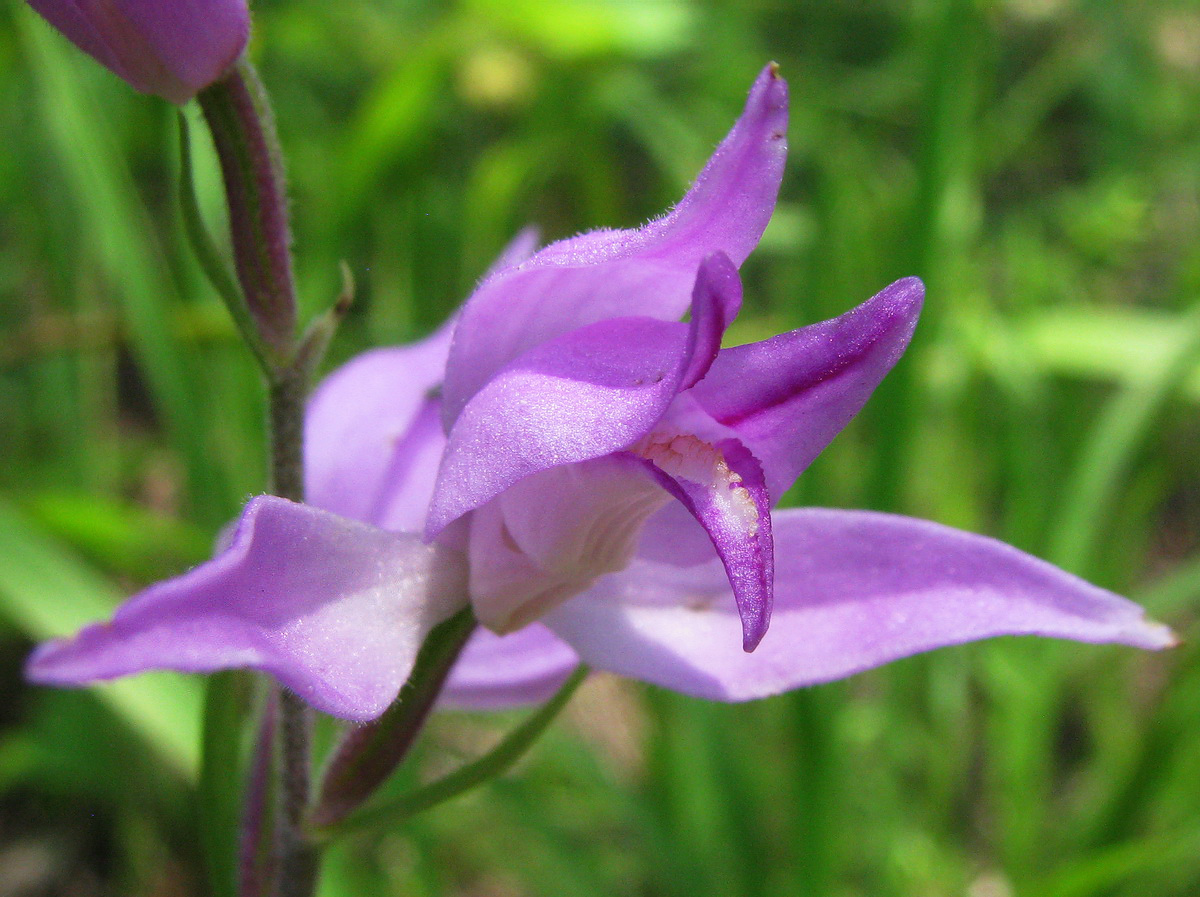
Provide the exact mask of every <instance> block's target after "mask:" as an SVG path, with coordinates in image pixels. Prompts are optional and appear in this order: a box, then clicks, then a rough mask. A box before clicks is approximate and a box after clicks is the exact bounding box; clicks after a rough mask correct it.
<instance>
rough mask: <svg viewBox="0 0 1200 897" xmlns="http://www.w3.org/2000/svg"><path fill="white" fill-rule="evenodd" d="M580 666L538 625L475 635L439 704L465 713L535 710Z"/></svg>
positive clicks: (576, 658)
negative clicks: (528, 706) (533, 706)
mask: <svg viewBox="0 0 1200 897" xmlns="http://www.w3.org/2000/svg"><path fill="white" fill-rule="evenodd" d="M578 664H579V656H578V655H577V654H576V653H575V652H574V651H573V650H572V649H571V647H570V646H569V645H567V644H566V643H565V642H563V641H562V640H560V639H559V638H558V636H556V635H555V634H554V633H552V632H551V631H550V630H549V629H547V628H546V627H545V626H542V625H541V624H540V623H532V624H530V625H529V626H526V627H525V628H524V629H518V630H517V631H516V632H513V633H510V634H509V635H496V634H495V633H493V632H491V631H489V630H487V629H482V628H481V629H478V630H476V632H475V634H474V635H473V636H471V640H470V641H469V642H467V647H466V648H465V649H464V650H463V653H462V656H461V657H459V659H458V662H457V663H456V664H455V665H454V669H453V670H451V672H450V678H449V679H448V680H447V681H446V687H445V689H444V690H443V691H442V701H443V702H444V703H445V704H448V705H450V706H452V707H462V708H464V709H468V710H500V709H504V708H507V707H520V706H523V705H526V704H540V703H541V702H543V701H547V700H549V699H550V698H551V696H553V694H554V693H555V692H556V691H558V689H559V686H561V685H562V684H563V682H565V681H566V679H567V677H568V676H569V675H571V671H572V670H573V669H575V667H576V666H578Z"/></svg>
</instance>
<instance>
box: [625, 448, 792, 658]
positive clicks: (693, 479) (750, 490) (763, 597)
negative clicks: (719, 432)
mask: <svg viewBox="0 0 1200 897" xmlns="http://www.w3.org/2000/svg"><path fill="white" fill-rule="evenodd" d="M651 439H652V440H654V437H652V438H651ZM635 451H636V452H637V454H639V455H641V456H643V457H645V458H647V459H648V461H649V462H650V464H649V466H650V468H651V469H652V470H653V471H654V472H655V473H656V475H657V477H658V479H659V481H660V482H661V483H662V485H663V487H664V488H665V489H666V490H667V491H668V492H670V493H671V494H672V495H674V496H675V497H676V498H678V499H679V501H680V503H681V504H682V505H683V506H684V507H685V508H686V509H687V510H688V511H689V512H690V513H691V514H692V516H693V517H694V518H695V519H696V521H697V522H699V524H700V525H701V526H702V527H703V528H704V531H705V532H706V533H707V534H708V537H709V539H711V540H712V546H713V548H714V549H716V553H717V557H719V558H720V559H721V563H722V564H723V565H724V567H725V573H726V575H727V576H728V582H729V584H730V585H731V586H732V588H733V595H734V599H735V603H736V605H737V608H738V613H739V616H740V617H741V621H742V648H743V650H745V651H753V650H754V649H755V648H757V647H758V644H759V642H761V641H762V638H763V636H764V635H766V633H767V626H768V625H769V624H770V622H771V605H772V593H773V587H774V581H775V574H774V565H775V561H774V542H773V540H772V536H771V500H770V497H769V496H768V495H767V489H766V484H765V482H764V480H763V473H762V467H761V466H760V465H759V463H758V461H757V460H756V459H755V458H754V456H753V455H751V454H750V452H749V451H747V450H746V448H745V447H744V446H742V445H741V444H740V443H739V442H737V441H736V440H733V439H728V440H725V441H723V442H720V443H717V444H716V445H709V444H708V443H705V442H702V441H701V440H699V439H697V438H696V437H694V436H675V437H670V438H667V439H664V440H663V441H648V442H645V443H642V444H641V445H640V446H639V447H638V448H637V449H635Z"/></svg>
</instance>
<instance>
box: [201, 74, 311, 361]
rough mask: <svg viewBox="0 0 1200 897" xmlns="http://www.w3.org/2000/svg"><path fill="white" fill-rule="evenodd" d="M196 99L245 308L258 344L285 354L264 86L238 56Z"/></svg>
mask: <svg viewBox="0 0 1200 897" xmlns="http://www.w3.org/2000/svg"><path fill="white" fill-rule="evenodd" d="M197 99H198V100H199V102H200V109H201V111H202V112H203V113H204V120H205V121H206V122H207V123H208V127H209V130H210V131H211V132H212V137H213V145H214V146H215V147H216V150H217V158H218V159H219V160H220V163H221V176H222V178H223V179H224V182H225V193H226V196H227V198H228V204H229V229H230V237H231V240H232V244H233V256H234V262H235V268H236V270H237V276H238V281H239V282H240V284H241V287H242V293H243V295H244V296H245V301H246V305H247V306H248V307H249V310H250V315H251V317H252V318H253V319H254V323H255V325H256V327H257V330H258V333H259V336H260V337H261V338H262V340H263V342H264V343H266V344H267V345H268V346H270V347H271V348H272V349H274V350H275V352H276V353H278V354H279V355H280V356H281V357H282V358H285V359H286V358H288V357H289V356H290V355H291V352H292V347H293V345H294V340H295V330H296V290H295V285H294V283H293V278H292V250H291V243H292V235H291V227H290V225H289V223H288V208H287V195H286V187H285V181H284V174H283V156H282V153H281V152H280V149H279V138H278V137H277V135H276V133H275V118H274V116H273V115H272V113H271V107H270V104H269V103H268V101H267V94H266V91H265V89H264V88H263V85H262V82H261V81H260V80H259V78H258V74H257V73H256V72H255V71H254V68H253V67H252V66H251V65H250V63H249V62H247V61H246V60H245V59H243V60H242V61H241V62H239V63H238V64H237V65H236V66H235V67H234V68H233V69H232V70H231V71H230V73H229V75H228V76H226V77H225V78H224V79H222V80H221V81H218V82H217V83H216V84H214V85H212V86H211V87H209V88H207V89H205V90H204V91H202V92H201V93H200V94H199V96H198V97H197Z"/></svg>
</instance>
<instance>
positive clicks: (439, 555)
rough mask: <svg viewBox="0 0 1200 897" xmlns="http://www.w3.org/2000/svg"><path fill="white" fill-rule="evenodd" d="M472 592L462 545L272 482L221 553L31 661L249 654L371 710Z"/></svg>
mask: <svg viewBox="0 0 1200 897" xmlns="http://www.w3.org/2000/svg"><path fill="white" fill-rule="evenodd" d="M465 604H466V564H465V559H464V558H463V556H462V555H461V554H460V553H459V552H456V551H452V550H450V549H447V548H443V547H441V546H437V545H426V544H424V543H422V542H421V540H420V538H419V537H418V536H417V535H415V534H398V533H388V532H384V531H383V530H379V529H376V528H374V527H370V526H366V525H365V524H361V523H356V522H354V521H350V520H345V519H343V518H340V517H336V516H334V515H332V514H328V513H326V512H324V511H320V510H317V509H316V508H312V507H309V506H307V505H299V504H295V503H293V502H289V501H286V500H284V499H281V498H275V497H273V496H263V497H260V498H256V499H254V500H253V501H251V502H250V503H249V504H248V505H247V506H246V510H245V511H244V512H243V514H242V518H241V522H240V524H239V526H238V529H237V532H236V533H235V534H234V536H233V539H232V541H231V543H230V546H229V548H228V549H226V550H225V551H224V552H222V553H221V554H219V555H218V556H217V557H216V558H214V559H213V560H211V561H209V562H207V563H204V564H201V565H200V566H198V567H196V568H195V569H193V570H191V571H190V572H188V573H185V574H183V575H182V576H179V577H176V578H175V579H171V580H167V581H165V582H161V583H158V584H157V585H154V586H151V587H150V588H148V589H146V590H145V591H144V592H142V593H140V594H138V595H136V596H134V597H133V598H131V599H130V600H129V601H127V602H126V603H125V604H123V605H122V606H121V607H120V609H118V611H117V613H116V616H114V617H113V619H112V621H111V622H108V623H100V624H96V625H93V626H89V627H87V628H86V629H84V630H82V631H81V632H80V633H79V634H78V635H76V636H75V637H74V638H71V639H67V640H61V641H54V642H49V643H47V644H44V645H42V646H41V647H40V648H38V649H37V651H36V652H35V653H34V654H33V656H32V657H31V658H30V660H29V663H28V667H27V670H26V672H27V674H28V676H29V678H30V679H32V680H33V681H34V682H39V683H42V684H46V685H83V684H86V683H89V682H94V681H96V680H100V679H111V678H113V677H116V676H123V675H127V674H129V673H136V672H142V671H144V670H150V669H169V670H179V671H182V672H192V673H196V672H211V671H213V670H222V669H231V668H235V667H249V668H252V669H258V670H262V671H263V672H267V673H271V674H272V675H274V676H275V677H276V678H277V679H279V681H280V682H282V683H283V684H284V685H286V686H288V687H289V688H291V689H292V690H293V691H295V692H296V693H297V694H298V695H299V696H300V697H302V698H303V699H304V700H305V701H307V702H308V703H309V704H311V705H312V706H313V707H316V708H317V709H318V710H322V711H324V712H326V713H330V714H332V715H334V716H340V717H344V718H346V719H353V720H367V719H372V718H374V717H376V716H378V715H379V714H381V713H382V712H383V711H384V710H385V709H387V706H388V705H389V704H390V703H391V702H392V700H393V699H394V698H395V697H396V694H397V693H398V692H399V691H400V687H401V686H402V685H403V684H404V682H405V680H406V679H407V678H408V675H409V673H410V672H411V671H412V666H413V663H414V662H415V660H416V656H417V651H418V650H419V649H420V646H421V644H422V642H423V641H424V639H425V636H426V635H427V634H428V633H429V631H430V630H431V629H432V628H433V627H434V626H436V625H437V624H438V623H440V622H441V621H442V620H444V619H446V618H447V617H449V616H450V615H451V614H453V613H454V612H455V611H456V610H458V609H459V608H460V607H463V606H464V605H465Z"/></svg>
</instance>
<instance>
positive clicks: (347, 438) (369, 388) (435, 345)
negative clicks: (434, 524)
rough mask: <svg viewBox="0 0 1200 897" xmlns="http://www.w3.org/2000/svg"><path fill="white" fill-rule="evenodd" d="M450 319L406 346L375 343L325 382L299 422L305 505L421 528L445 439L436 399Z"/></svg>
mask: <svg viewBox="0 0 1200 897" xmlns="http://www.w3.org/2000/svg"><path fill="white" fill-rule="evenodd" d="M453 329H454V323H453V321H449V322H447V323H446V324H443V325H442V327H441V328H440V329H439V330H438V331H437V332H435V333H434V334H433V335H431V336H430V337H428V338H427V339H425V340H423V341H422V342H419V343H415V344H413V345H411V346H403V347H400V348H396V349H375V350H373V351H371V352H365V353H363V354H362V355H359V356H358V357H357V358H354V359H353V360H351V361H349V362H347V363H346V364H345V365H343V366H342V367H340V368H338V369H337V370H336V371H334V372H333V373H332V374H330V375H329V376H328V377H326V378H325V380H324V381H322V383H321V385H320V386H319V387H318V388H317V389H316V391H315V392H314V393H313V396H312V399H311V400H310V401H309V404H308V412H307V415H306V418H305V426H304V451H305V460H306V462H307V471H306V474H307V477H306V480H307V481H306V484H305V489H306V495H307V498H308V502H309V504H312V505H316V506H317V507H319V508H323V509H325V510H326V511H331V512H333V513H335V514H340V515H341V516H343V517H350V518H352V519H354V520H362V521H365V522H367V523H372V524H375V525H377V526H382V527H386V528H388V529H408V530H419V529H420V528H421V526H422V525H423V523H424V518H425V508H426V506H427V505H428V502H429V496H430V494H431V493H432V491H433V471H434V470H436V464H437V458H438V456H439V455H440V453H441V449H442V446H443V444H444V437H443V436H442V433H441V423H440V420H439V419H438V403H437V400H436V399H432V398H430V394H431V392H433V391H434V390H435V389H436V388H437V387H438V385H439V384H440V383H441V382H442V375H443V373H444V372H445V369H446V353H447V352H448V351H449V349H450V336H451V333H452V332H453Z"/></svg>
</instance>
